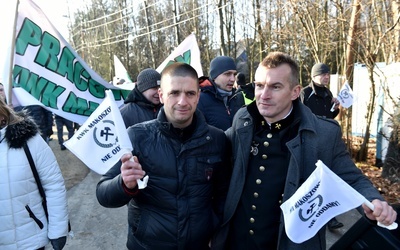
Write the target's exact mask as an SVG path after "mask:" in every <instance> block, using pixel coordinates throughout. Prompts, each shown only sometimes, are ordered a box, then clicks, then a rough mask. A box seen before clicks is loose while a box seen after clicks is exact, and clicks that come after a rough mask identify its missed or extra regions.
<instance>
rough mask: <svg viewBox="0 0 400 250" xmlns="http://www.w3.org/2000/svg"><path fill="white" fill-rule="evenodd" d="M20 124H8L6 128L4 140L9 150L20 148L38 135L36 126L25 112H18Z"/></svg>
mask: <svg viewBox="0 0 400 250" xmlns="http://www.w3.org/2000/svg"><path fill="white" fill-rule="evenodd" d="M18 115H19V116H22V117H23V120H22V121H21V122H18V123H15V124H12V125H11V124H10V125H8V126H7V128H6V132H5V138H6V140H7V143H8V145H9V147H10V148H21V147H22V146H23V145H24V143H25V142H27V141H28V140H29V139H30V138H32V137H33V136H34V135H36V134H37V133H38V128H37V125H36V124H35V123H34V122H33V120H32V119H31V118H29V116H27V115H26V113H25V112H19V113H18Z"/></svg>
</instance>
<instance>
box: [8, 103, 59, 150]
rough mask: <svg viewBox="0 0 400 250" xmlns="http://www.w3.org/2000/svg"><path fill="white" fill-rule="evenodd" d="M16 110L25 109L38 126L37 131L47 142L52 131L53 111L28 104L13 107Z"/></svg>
mask: <svg viewBox="0 0 400 250" xmlns="http://www.w3.org/2000/svg"><path fill="white" fill-rule="evenodd" d="M14 110H15V111H16V112H18V111H21V110H25V111H26V112H27V113H28V115H29V116H30V117H32V119H33V121H34V122H35V123H36V125H37V126H38V128H39V133H40V135H41V136H42V138H43V140H45V142H47V143H49V138H50V136H51V135H52V134H53V133H54V132H53V113H52V112H51V111H49V110H47V109H45V108H43V107H42V106H40V105H28V106H18V107H15V108H14Z"/></svg>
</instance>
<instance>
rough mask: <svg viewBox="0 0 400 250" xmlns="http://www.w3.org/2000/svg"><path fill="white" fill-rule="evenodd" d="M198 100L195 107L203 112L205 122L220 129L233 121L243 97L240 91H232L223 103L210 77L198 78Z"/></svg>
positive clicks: (241, 105) (225, 128) (225, 127)
mask: <svg viewBox="0 0 400 250" xmlns="http://www.w3.org/2000/svg"><path fill="white" fill-rule="evenodd" d="M200 89H201V94H200V101H199V104H198V106H197V108H198V109H199V110H200V111H201V112H202V113H203V115H204V117H205V118H206V122H207V123H208V124H210V125H213V126H215V127H217V128H220V129H222V130H224V131H225V130H227V129H228V128H229V127H230V126H231V125H232V121H233V117H234V116H235V114H236V112H237V111H238V110H239V109H240V108H241V107H243V106H244V98H243V95H242V93H241V92H235V91H234V90H233V91H232V92H233V94H232V95H231V96H229V97H228V101H227V105H225V103H224V100H223V98H222V96H221V95H220V94H219V93H218V91H217V87H216V85H215V83H214V82H213V81H211V79H209V78H207V77H201V78H200Z"/></svg>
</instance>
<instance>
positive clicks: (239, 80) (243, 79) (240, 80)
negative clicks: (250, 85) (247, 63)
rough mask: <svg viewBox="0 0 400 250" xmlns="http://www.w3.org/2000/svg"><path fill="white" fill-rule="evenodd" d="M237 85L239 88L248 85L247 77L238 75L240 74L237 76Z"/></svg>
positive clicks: (241, 74)
mask: <svg viewBox="0 0 400 250" xmlns="http://www.w3.org/2000/svg"><path fill="white" fill-rule="evenodd" d="M236 83H237V84H238V85H239V86H244V85H246V76H245V75H244V74H243V73H238V74H237V75H236Z"/></svg>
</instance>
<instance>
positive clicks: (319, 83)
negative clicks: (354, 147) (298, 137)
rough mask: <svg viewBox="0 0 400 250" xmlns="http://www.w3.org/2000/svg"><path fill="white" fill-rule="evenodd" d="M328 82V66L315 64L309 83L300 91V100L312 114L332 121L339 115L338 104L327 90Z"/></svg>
mask: <svg viewBox="0 0 400 250" xmlns="http://www.w3.org/2000/svg"><path fill="white" fill-rule="evenodd" d="M329 81H330V69H329V66H328V65H326V64H324V63H317V64H315V65H314V66H313V67H312V69H311V83H310V84H309V85H308V86H307V87H305V88H304V89H303V90H302V94H301V100H302V102H303V103H304V104H305V105H306V106H307V107H309V108H310V109H311V111H312V112H313V113H314V114H316V115H319V116H323V117H326V118H330V119H334V118H335V117H336V116H337V115H338V114H339V105H340V103H339V101H338V100H337V99H336V98H335V97H333V95H332V92H331V91H330V90H329V88H328V85H329Z"/></svg>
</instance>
